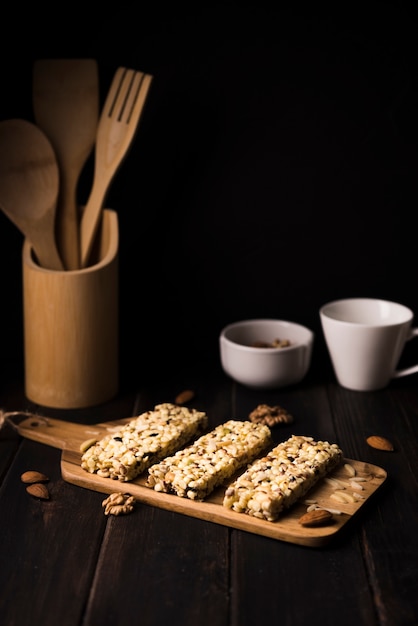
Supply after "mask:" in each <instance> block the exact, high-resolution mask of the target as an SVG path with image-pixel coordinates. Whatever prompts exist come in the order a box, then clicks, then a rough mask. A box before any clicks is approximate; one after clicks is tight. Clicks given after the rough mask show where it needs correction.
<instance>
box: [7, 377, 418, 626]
mask: <svg viewBox="0 0 418 626" xmlns="http://www.w3.org/2000/svg"><path fill="white" fill-rule="evenodd" d="M186 388H192V389H193V390H194V391H195V394H196V395H195V398H194V400H193V402H192V406H195V407H196V408H199V409H202V410H205V411H206V412H207V414H208V416H209V419H210V424H211V425H213V426H214V425H216V424H218V423H220V422H222V421H225V420H226V419H229V418H231V417H234V418H237V419H245V418H246V417H247V416H248V414H249V412H250V411H251V410H252V409H253V408H254V407H255V406H257V405H258V404H260V403H261V402H265V403H268V404H280V405H281V406H283V407H285V408H286V409H287V410H288V411H289V412H291V413H292V414H293V416H294V423H293V424H291V425H286V426H278V427H276V428H275V429H274V431H273V433H274V438H275V440H276V441H280V440H282V439H285V438H287V437H288V436H290V435H291V434H293V433H295V434H304V435H311V436H313V437H319V438H322V439H328V440H330V441H335V442H338V443H339V444H340V446H341V447H342V449H343V451H344V453H345V455H346V456H347V457H348V458H352V459H358V460H362V461H366V462H369V463H373V464H375V465H378V466H380V467H382V468H384V469H385V470H386V471H387V474H388V478H387V480H386V482H385V484H384V485H383V486H382V488H381V489H379V491H378V492H377V493H376V494H375V497H374V498H373V499H371V500H370V502H368V503H367V505H366V506H365V507H364V509H362V510H361V512H360V513H359V515H358V516H356V518H355V519H354V520H353V521H352V524H351V525H348V526H347V527H346V529H345V530H344V532H342V533H341V534H339V535H337V536H336V537H335V538H334V540H333V541H332V542H331V543H330V544H329V545H326V546H324V547H321V548H312V547H306V546H301V545H295V544H291V543H286V542H283V541H279V540H273V539H270V538H267V537H262V536H259V535H256V534H252V533H248V532H244V531H240V530H234V529H231V528H228V527H225V526H222V525H218V524H215V523H211V522H207V521H202V520H200V519H195V518H192V517H188V516H186V515H182V514H179V513H175V512H172V511H168V510H163V509H159V508H154V507H152V506H148V505H145V504H141V503H139V504H138V505H137V506H136V508H135V510H134V512H133V513H132V514H130V515H127V516H120V517H111V516H110V517H106V516H105V515H104V514H103V510H102V506H101V503H102V500H103V499H104V496H103V494H101V493H98V492H93V491H89V490H87V489H83V488H80V487H77V486H75V485H72V484H69V483H67V482H65V481H63V479H62V477H61V472H60V457H61V452H60V450H58V449H56V448H52V447H48V446H46V445H43V444H39V443H36V442H33V441H30V440H28V439H23V438H22V437H20V436H19V435H18V434H17V433H16V431H15V429H14V428H13V427H12V426H11V425H10V424H9V423H8V421H6V422H5V423H4V424H3V427H2V429H1V430H0V478H1V488H0V623H1V624H2V625H3V626H26V625H28V626H29V625H31V626H38V625H39V626H41V625H42V626H49V625H51V626H52V625H53V626H57V625H59V626H107V625H109V626H117V625H124V626H125V625H126V624H141V625H143V626H153V625H161V626H165V625H166V624H176V625H177V624H183V625H190V626H192V625H193V626H195V625H199V626H205V625H208V626H209V625H210V626H227V625H231V626H232V625H234V626H246V625H247V624H248V625H251V626H255V625H257V626H258V625H259V624H263V623H277V624H278V623H280V624H283V625H284V624H288V625H290V626H295V625H299V624H300V625H301V626H302V625H303V626H306V625H309V624H321V625H322V626H325V625H331V624H332V625H334V624H339V625H340V626H344V625H347V626H353V625H354V624H355V625H356V626H360V625H364V626H374V625H376V626H377V625H385V626H391V625H393V626H403V625H405V626H412V625H413V624H417V623H418V523H417V522H418V497H417V492H418V477H417V476H418V471H417V470H418V453H417V442H418V379H417V377H416V376H411V377H409V378H406V379H403V380H397V381H394V382H393V383H391V385H390V386H389V387H388V388H387V389H385V390H382V391H378V392H373V393H359V392H350V391H348V390H345V389H342V388H340V387H339V386H338V385H336V383H335V381H334V378H333V376H332V374H329V373H328V372H324V376H323V379H321V376H319V377H317V378H311V377H309V376H308V377H307V379H305V381H303V383H301V384H300V385H298V386H296V387H293V388H288V389H284V390H279V391H274V392H272V391H270V392H262V391H254V390H248V389H245V388H243V387H241V386H238V385H235V384H234V383H232V382H231V381H230V380H228V379H227V378H226V377H225V376H224V375H223V373H222V372H221V371H220V368H219V367H216V366H215V367H214V368H213V370H210V371H204V372H200V371H199V368H196V369H195V371H194V372H193V373H192V374H190V373H189V374H184V373H182V374H180V373H179V372H177V373H176V375H175V377H174V378H173V377H171V376H166V375H162V376H161V377H158V376H156V377H155V378H154V379H153V380H152V381H151V382H147V383H144V384H143V385H141V384H137V385H133V386H132V390H131V389H130V388H127V389H121V392H120V393H119V395H118V397H117V398H115V399H114V400H113V401H112V402H109V403H107V404H106V405H103V406H100V407H94V408H92V409H83V410H78V411H59V410H52V409H48V408H45V407H39V406H33V405H32V404H31V403H30V402H29V401H28V400H27V399H26V398H25V396H24V394H23V390H22V386H21V384H20V382H19V380H18V381H17V382H16V383H15V384H10V383H5V382H4V381H3V382H2V384H1V393H0V408H1V409H2V410H3V411H4V412H6V413H7V412H13V411H25V412H30V413H32V412H33V413H36V414H38V415H44V416H49V417H58V418H60V419H69V420H71V421H73V422H78V423H86V424H94V423H98V422H101V421H108V420H111V419H118V418H125V417H130V416H133V415H136V414H138V413H139V412H142V411H143V410H146V409H149V408H152V407H153V406H154V405H155V404H157V403H159V402H171V401H173V400H174V398H175V396H176V394H177V393H178V392H180V391H182V390H183V389H186ZM372 434H379V435H382V436H385V437H387V438H389V439H390V440H391V441H392V442H393V444H394V446H395V450H394V452H383V451H379V450H374V449H372V448H370V447H369V446H368V445H367V443H366V437H367V436H369V435H372ZM28 469H37V470H39V471H42V472H44V473H45V474H47V475H48V476H49V478H50V483H49V489H50V492H51V499H50V500H49V501H41V500H37V499H34V498H32V497H30V496H29V495H28V494H27V493H26V491H25V487H24V485H23V484H22V482H21V480H20V476H21V474H22V472H24V471H25V470H28Z"/></svg>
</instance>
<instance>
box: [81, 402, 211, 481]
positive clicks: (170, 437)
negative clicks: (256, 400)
mask: <svg viewBox="0 0 418 626" xmlns="http://www.w3.org/2000/svg"><path fill="white" fill-rule="evenodd" d="M207 419H208V418H207V415H206V413H204V412H202V411H197V410H196V409H188V408H187V407H184V406H177V405H175V404H170V403H164V404H158V405H157V406H155V407H154V410H152V411H147V412H145V413H142V414H141V415H139V416H138V417H136V418H134V419H132V420H131V421H130V422H129V423H127V424H126V425H124V426H122V427H121V428H120V429H119V430H117V431H116V432H112V433H111V434H109V435H106V436H105V437H104V438H103V439H101V440H100V441H98V442H97V443H96V444H94V445H93V446H91V447H90V448H88V450H86V452H85V453H84V454H83V455H82V457H81V467H82V468H83V469H84V470H86V471H87V472H90V473H91V474H94V473H97V474H98V475H99V476H104V477H108V478H112V479H114V480H119V481H122V482H127V481H130V480H133V479H134V478H136V477H137V476H139V475H140V474H142V473H143V472H144V471H145V470H146V469H147V468H148V467H149V466H150V465H152V464H153V463H157V462H158V461H159V460H161V459H162V458H164V457H165V456H167V455H169V454H173V453H174V452H175V451H176V450H178V449H179V448H181V447H182V446H183V445H185V444H186V443H188V442H189V441H190V440H191V439H192V438H193V437H196V436H198V435H200V434H201V433H202V432H203V431H204V430H205V429H206V427H207Z"/></svg>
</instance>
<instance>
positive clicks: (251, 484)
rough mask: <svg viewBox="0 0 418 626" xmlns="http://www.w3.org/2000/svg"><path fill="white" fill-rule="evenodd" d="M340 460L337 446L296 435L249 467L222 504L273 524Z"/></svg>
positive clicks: (340, 456) (227, 491)
mask: <svg viewBox="0 0 418 626" xmlns="http://www.w3.org/2000/svg"><path fill="white" fill-rule="evenodd" d="M341 459H342V450H341V449H340V448H339V447H338V445H337V444H335V443H328V442H327V441H314V439H313V438H312V437H302V436H296V435H293V436H292V437H290V439H288V440H287V441H284V442H283V443H280V444H279V445H278V446H276V447H275V448H273V449H272V450H271V451H270V452H269V453H268V454H267V455H266V456H264V457H263V458H261V459H258V460H257V461H255V462H254V463H253V464H252V465H250V466H249V467H248V468H247V470H246V471H245V472H244V473H243V474H241V475H240V476H239V477H238V478H237V479H236V480H235V481H234V482H233V483H232V484H231V485H230V486H229V487H228V488H227V489H226V491H225V496H224V500H223V505H224V506H225V507H227V508H229V509H232V510H233V511H237V512H238V513H246V514H247V515H251V516H253V517H258V518H260V519H265V520H268V521H271V522H273V521H275V520H277V518H278V517H279V515H280V513H281V512H282V511H283V510H284V509H287V508H289V507H290V506H292V504H293V503H294V502H296V500H298V499H299V498H301V497H302V496H304V495H305V494H306V493H307V492H308V491H309V489H310V488H311V487H312V486H313V485H314V484H315V483H316V482H317V481H318V480H319V479H320V478H322V477H323V476H325V475H326V474H327V473H329V472H330V471H331V470H332V469H333V468H334V467H336V466H337V465H338V464H339V463H340V461H341Z"/></svg>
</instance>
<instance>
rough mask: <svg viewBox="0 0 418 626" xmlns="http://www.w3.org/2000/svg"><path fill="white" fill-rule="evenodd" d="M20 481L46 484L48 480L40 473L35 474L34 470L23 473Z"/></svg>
mask: <svg viewBox="0 0 418 626" xmlns="http://www.w3.org/2000/svg"><path fill="white" fill-rule="evenodd" d="M20 479H21V481H22V483H46V482H48V480H49V478H48V476H45V474H42V472H36V471H35V470H29V471H27V472H23V474H22V475H21V477H20Z"/></svg>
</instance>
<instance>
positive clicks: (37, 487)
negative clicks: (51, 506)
mask: <svg viewBox="0 0 418 626" xmlns="http://www.w3.org/2000/svg"><path fill="white" fill-rule="evenodd" d="M26 491H27V492H28V493H29V494H30V495H31V496H34V497H35V498H40V499H41V500H49V491H48V488H47V487H46V486H45V485H43V484H42V483H33V485H28V486H27V487H26Z"/></svg>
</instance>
